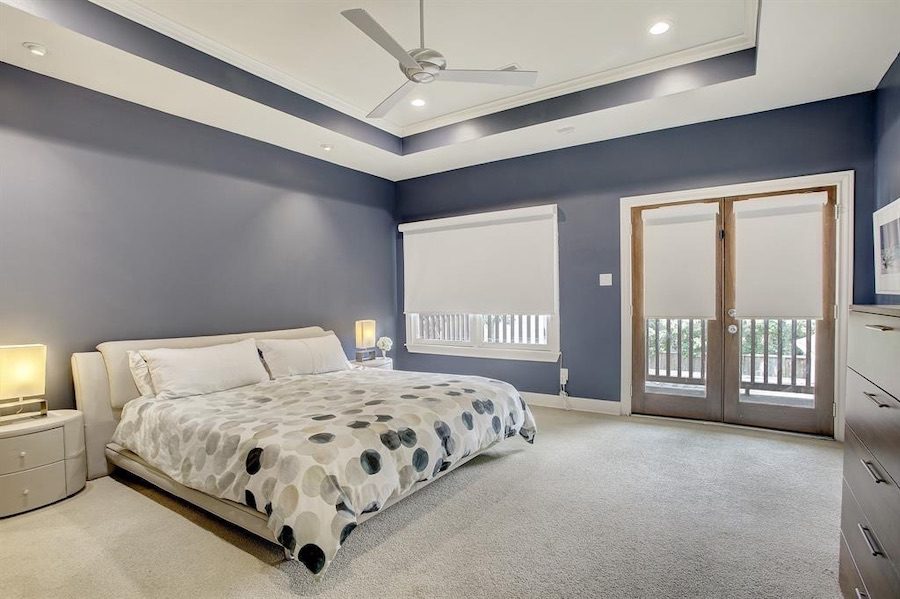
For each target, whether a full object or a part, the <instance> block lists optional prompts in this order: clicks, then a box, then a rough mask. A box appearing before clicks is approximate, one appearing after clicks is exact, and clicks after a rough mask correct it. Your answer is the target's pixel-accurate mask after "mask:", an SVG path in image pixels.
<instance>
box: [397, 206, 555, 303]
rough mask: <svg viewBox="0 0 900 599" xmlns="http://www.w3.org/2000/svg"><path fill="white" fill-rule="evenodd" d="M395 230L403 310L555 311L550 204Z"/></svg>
mask: <svg viewBox="0 0 900 599" xmlns="http://www.w3.org/2000/svg"><path fill="white" fill-rule="evenodd" d="M399 228H400V231H401V232H402V233H403V273H404V310H405V311H406V312H419V313H421V312H452V313H469V314H555V313H556V311H557V308H556V306H557V303H558V302H557V265H558V247H557V225H556V206H555V205H554V206H536V207H532V208H521V209H516V210H504V211H501V212H489V213H484V214H474V215H469V216H460V217H453V218H442V219H435V220H430V221H424V222H418V223H409V224H405V225H400V227H399Z"/></svg>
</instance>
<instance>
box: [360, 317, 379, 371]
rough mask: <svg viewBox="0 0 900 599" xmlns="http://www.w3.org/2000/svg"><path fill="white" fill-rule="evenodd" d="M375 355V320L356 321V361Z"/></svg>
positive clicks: (371, 357) (368, 358)
mask: <svg viewBox="0 0 900 599" xmlns="http://www.w3.org/2000/svg"><path fill="white" fill-rule="evenodd" d="M374 357H375V321H374V320H357V321H356V361H357V362H362V361H364V360H371V359H373V358H374Z"/></svg>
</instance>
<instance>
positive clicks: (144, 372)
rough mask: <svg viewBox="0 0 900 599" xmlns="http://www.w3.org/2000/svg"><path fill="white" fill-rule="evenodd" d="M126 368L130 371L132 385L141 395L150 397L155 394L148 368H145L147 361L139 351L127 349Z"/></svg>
mask: <svg viewBox="0 0 900 599" xmlns="http://www.w3.org/2000/svg"><path fill="white" fill-rule="evenodd" d="M126 353H127V354H128V369H129V370H130V371H131V378H133V379H134V385H135V387H137V389H138V391H139V392H140V394H141V397H152V396H154V395H156V393H154V391H153V382H152V381H151V379H150V369H149V368H147V362H146V360H144V357H143V356H142V355H141V354H140V352H136V351H128V352H126Z"/></svg>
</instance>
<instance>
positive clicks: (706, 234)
mask: <svg viewBox="0 0 900 599" xmlns="http://www.w3.org/2000/svg"><path fill="white" fill-rule="evenodd" d="M718 214H719V204H718V202H716V203H706V204H681V205H678V206H666V207H662V208H654V209H651V210H644V211H643V212H642V213H641V217H642V219H643V224H644V228H643V250H644V316H645V317H647V318H707V319H715V318H716V243H717V239H718V230H719V228H718V221H717V216H718Z"/></svg>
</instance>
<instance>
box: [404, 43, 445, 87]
mask: <svg viewBox="0 0 900 599" xmlns="http://www.w3.org/2000/svg"><path fill="white" fill-rule="evenodd" d="M409 55H410V56H411V57H412V59H413V60H415V61H416V62H417V63H419V68H418V69H411V68H407V67H405V66H403V65H402V64H401V65H400V70H401V71H403V74H404V75H406V78H407V79H409V80H410V81H414V82H416V83H431V82H432V81H434V80H435V77H436V76H437V74H438V73H440V72H441V70H442V69H444V68H445V67H446V66H447V59H445V58H444V56H443V55H442V54H441V53H440V52H438V51H437V50H432V49H431V48H416V49H415V50H410V51H409Z"/></svg>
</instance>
